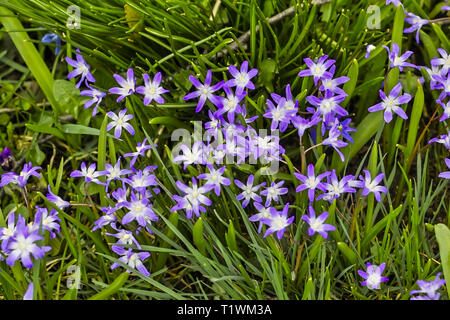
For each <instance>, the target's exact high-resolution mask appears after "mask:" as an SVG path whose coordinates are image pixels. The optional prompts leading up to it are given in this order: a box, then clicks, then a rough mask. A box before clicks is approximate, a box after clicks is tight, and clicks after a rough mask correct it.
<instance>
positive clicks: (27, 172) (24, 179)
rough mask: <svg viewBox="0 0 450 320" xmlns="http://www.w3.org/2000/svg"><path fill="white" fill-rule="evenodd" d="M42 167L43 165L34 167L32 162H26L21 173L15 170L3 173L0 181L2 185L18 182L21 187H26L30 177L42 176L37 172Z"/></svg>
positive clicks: (0, 185)
mask: <svg viewBox="0 0 450 320" xmlns="http://www.w3.org/2000/svg"><path fill="white" fill-rule="evenodd" d="M39 169H42V168H41V167H33V165H32V164H31V162H29V163H25V165H24V166H23V169H22V171H20V174H17V173H15V172H7V173H5V174H3V175H2V179H1V182H0V187H4V186H6V185H8V184H10V183H13V184H17V185H18V186H19V187H20V188H24V187H25V186H26V185H27V183H28V179H29V178H30V177H31V176H35V177H37V178H39V179H40V178H41V175H40V174H39V173H38V172H37V170H39Z"/></svg>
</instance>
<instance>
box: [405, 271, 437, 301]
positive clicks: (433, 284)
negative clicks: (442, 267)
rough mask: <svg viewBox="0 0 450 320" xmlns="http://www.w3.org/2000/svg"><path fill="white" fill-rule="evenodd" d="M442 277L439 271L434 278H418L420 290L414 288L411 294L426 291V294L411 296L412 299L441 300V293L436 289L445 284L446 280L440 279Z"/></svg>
mask: <svg viewBox="0 0 450 320" xmlns="http://www.w3.org/2000/svg"><path fill="white" fill-rule="evenodd" d="M440 277H441V273H440V272H438V273H437V274H436V277H435V278H434V280H431V281H424V280H417V285H418V286H419V288H420V290H412V291H411V292H410V293H409V294H411V295H412V294H416V293H425V294H426V296H415V297H411V300H439V298H440V296H441V294H440V293H439V292H436V291H437V290H439V288H440V287H441V286H443V285H444V284H445V280H444V279H440Z"/></svg>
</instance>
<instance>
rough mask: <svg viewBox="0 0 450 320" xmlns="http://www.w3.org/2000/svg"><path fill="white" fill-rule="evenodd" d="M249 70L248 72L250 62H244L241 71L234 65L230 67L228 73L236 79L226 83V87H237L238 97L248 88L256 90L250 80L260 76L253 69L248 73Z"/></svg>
mask: <svg viewBox="0 0 450 320" xmlns="http://www.w3.org/2000/svg"><path fill="white" fill-rule="evenodd" d="M247 70H248V61H244V62H242V64H241V69H240V70H238V69H237V68H236V67H235V66H233V65H231V66H229V67H228V71H229V72H230V74H231V75H232V76H233V77H234V79H230V80H228V81H227V82H225V86H227V87H236V94H237V95H240V94H242V92H243V91H244V89H245V88H248V89H250V90H253V89H255V85H254V84H253V82H252V81H251V80H250V79H251V78H253V77H254V76H256V75H257V74H258V70H257V69H251V70H250V71H248V72H247Z"/></svg>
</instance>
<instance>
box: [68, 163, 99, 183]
mask: <svg viewBox="0 0 450 320" xmlns="http://www.w3.org/2000/svg"><path fill="white" fill-rule="evenodd" d="M96 167H97V165H96V164H95V163H92V164H90V165H89V167H88V168H86V163H85V162H83V163H81V171H80V170H74V171H72V173H71V174H70V176H71V177H72V178H81V177H84V182H86V183H87V182H91V181H92V182H94V183H96V184H104V183H103V182H101V181H100V180H98V179H97V177H99V176H101V173H100V172H99V171H95V168H96Z"/></svg>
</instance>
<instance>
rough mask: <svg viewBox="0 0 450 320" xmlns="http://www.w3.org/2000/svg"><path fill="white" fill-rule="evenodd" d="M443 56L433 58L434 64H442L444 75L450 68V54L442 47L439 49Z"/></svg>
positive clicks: (432, 62) (432, 63)
mask: <svg viewBox="0 0 450 320" xmlns="http://www.w3.org/2000/svg"><path fill="white" fill-rule="evenodd" d="M437 50H438V52H439V53H440V55H441V57H442V58H438V57H435V58H433V59H431V65H432V66H442V69H441V70H442V75H445V74H446V73H447V72H448V70H449V69H450V55H449V54H448V53H447V51H445V50H444V49H442V48H439V49H437Z"/></svg>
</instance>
